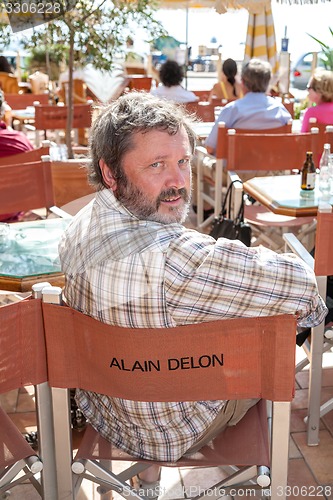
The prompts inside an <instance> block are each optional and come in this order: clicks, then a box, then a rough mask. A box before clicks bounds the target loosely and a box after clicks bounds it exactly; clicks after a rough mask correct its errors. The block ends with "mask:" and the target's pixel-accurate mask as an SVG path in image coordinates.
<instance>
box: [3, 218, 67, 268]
mask: <svg viewBox="0 0 333 500" xmlns="http://www.w3.org/2000/svg"><path fill="white" fill-rule="evenodd" d="M70 220H71V219H70V218H68V219H67V218H66V219H62V218H55V219H46V220H41V221H33V222H20V223H17V224H10V231H9V235H8V237H7V239H6V241H5V242H4V241H2V244H1V246H0V276H6V277H12V278H25V277H28V276H38V275H44V274H54V273H59V272H61V267H60V261H59V254H58V243H59V240H60V237H61V235H62V233H63V232H64V230H65V229H66V227H67V225H68V224H69V222H70Z"/></svg>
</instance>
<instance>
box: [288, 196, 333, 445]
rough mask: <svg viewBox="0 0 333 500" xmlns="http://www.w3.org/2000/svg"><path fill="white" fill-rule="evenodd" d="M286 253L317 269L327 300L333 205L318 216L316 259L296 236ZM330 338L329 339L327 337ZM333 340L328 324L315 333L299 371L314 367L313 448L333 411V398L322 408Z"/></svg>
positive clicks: (310, 437)
mask: <svg viewBox="0 0 333 500" xmlns="http://www.w3.org/2000/svg"><path fill="white" fill-rule="evenodd" d="M284 239H285V241H286V250H288V251H290V250H292V251H293V252H294V253H295V254H296V255H298V256H299V257H301V258H302V259H304V260H305V261H306V262H307V264H308V265H309V266H310V267H311V268H312V269H314V272H315V274H316V277H317V283H318V289H319V293H320V295H321V296H322V297H326V293H327V276H332V275H333V259H332V255H333V213H332V207H331V206H330V205H326V206H325V205H324V206H322V207H319V211H318V216H317V230H316V239H315V258H313V257H312V256H311V255H310V254H309V253H308V251H307V250H306V249H305V248H304V246H303V245H302V244H301V242H300V241H299V240H298V239H297V238H296V236H295V235H294V234H291V233H287V234H285V235H284ZM326 335H327V336H326ZM332 345H333V341H332V337H331V336H330V335H329V334H326V333H325V322H324V321H323V322H322V323H321V324H320V325H318V326H316V327H314V328H312V329H311V338H310V339H307V340H306V341H305V343H304V344H303V347H304V350H305V353H306V359H305V360H304V361H301V362H300V363H299V364H298V365H297V367H296V370H297V371H300V370H301V369H303V368H304V367H305V366H306V365H307V364H308V363H310V379H309V395H308V416H307V443H308V445H310V446H314V445H318V444H319V422H320V418H321V417H323V416H324V415H326V413H328V412H329V411H331V410H333V398H331V399H330V400H329V401H327V402H326V403H324V404H323V405H321V406H320V403H321V379H322V355H323V352H326V351H327V350H329V349H331V347H332Z"/></svg>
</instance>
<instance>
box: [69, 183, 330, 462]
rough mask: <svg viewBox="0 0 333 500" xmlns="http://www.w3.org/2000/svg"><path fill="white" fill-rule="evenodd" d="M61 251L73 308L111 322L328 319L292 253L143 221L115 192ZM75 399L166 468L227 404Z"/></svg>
mask: <svg viewBox="0 0 333 500" xmlns="http://www.w3.org/2000/svg"><path fill="white" fill-rule="evenodd" d="M59 251H60V258H61V262H62V268H63V271H64V272H65V274H66V287H65V297H66V300H67V302H68V303H69V305H70V306H71V307H74V308H75V309H78V310H79V311H81V312H83V313H85V314H88V315H90V316H92V317H94V318H96V319H98V320H100V321H103V322H105V323H109V324H114V325H118V326H122V327H131V328H146V327H149V328H162V327H174V326H177V325H183V324H187V323H198V322H203V321H211V320H217V319H221V318H233V317H237V316H244V317H252V316H263V315H275V314H284V313H293V314H298V316H299V325H301V326H311V325H315V324H318V323H319V322H321V321H322V320H323V318H324V317H325V314H326V307H325V305H324V303H323V301H322V299H321V298H320V296H319V295H318V290H317V287H316V282H315V278H314V275H313V273H312V271H311V270H310V269H309V268H308V267H307V266H306V265H304V264H303V263H302V262H301V261H300V260H298V259H297V258H296V257H294V256H293V255H289V254H288V255H286V254H285V255H281V254H280V255H279V254H276V253H274V252H272V251H270V250H267V249H264V248H247V247H246V246H244V245H243V244H242V243H240V242H238V241H230V240H226V239H222V238H221V239H219V240H218V241H217V242H216V241H215V240H214V239H213V238H211V237H210V236H207V235H204V234H201V233H198V232H197V231H194V230H189V229H186V228H184V227H183V226H182V225H180V224H169V225H165V224H159V223H157V222H151V221H142V220H138V219H137V218H136V217H134V216H133V215H132V214H130V213H129V212H128V211H127V210H126V209H125V208H124V207H123V206H122V205H121V204H120V203H119V202H118V201H117V200H116V199H115V198H114V196H113V193H112V192H111V191H109V190H103V191H100V192H98V193H97V195H96V199H95V201H94V202H92V203H91V204H89V205H88V206H87V207H86V208H84V209H83V210H82V211H81V212H80V213H79V214H78V215H77V217H75V219H74V220H73V222H72V223H71V224H70V226H69V227H68V228H67V230H66V232H65V234H64V236H63V238H62V241H61V243H60V246H59ZM77 401H78V404H79V406H80V408H81V409H82V411H83V413H84V414H85V416H86V417H87V418H88V419H89V421H90V423H91V424H92V425H93V426H94V427H95V429H96V430H97V431H98V432H99V433H100V434H101V435H102V436H104V437H105V438H106V439H108V440H110V441H112V442H113V443H114V444H115V445H116V446H118V447H120V448H122V449H123V450H125V451H127V452H129V453H131V454H134V455H135V456H139V457H142V458H146V459H158V460H167V461H176V460H177V459H179V458H180V457H181V456H182V455H183V454H184V453H185V452H186V450H187V449H189V448H190V447H191V446H192V445H193V444H194V443H195V442H196V441H197V440H198V438H199V437H200V436H201V435H202V434H203V433H204V432H205V431H206V430H207V428H208V427H209V426H210V424H211V423H212V421H213V420H214V418H215V417H216V416H217V414H218V413H219V411H220V410H221V408H222V407H223V404H224V402H223V401H199V402H183V403H179V402H173V403H170V402H169V403H145V402H137V401H129V400H124V399H119V398H110V397H106V396H103V395H100V394H96V393H91V392H86V391H83V390H78V391H77Z"/></svg>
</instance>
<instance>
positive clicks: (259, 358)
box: [43, 303, 296, 401]
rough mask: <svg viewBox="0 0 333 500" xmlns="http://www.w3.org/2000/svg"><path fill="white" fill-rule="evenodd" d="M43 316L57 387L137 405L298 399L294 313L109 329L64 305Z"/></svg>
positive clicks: (47, 310)
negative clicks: (81, 390)
mask: <svg viewBox="0 0 333 500" xmlns="http://www.w3.org/2000/svg"><path fill="white" fill-rule="evenodd" d="M43 311H44V312H43V314H44V325H45V333H46V343H47V356H48V368H49V380H50V384H51V385H52V386H54V387H62V388H68V387H81V388H83V389H86V390H91V391H95V392H99V393H101V394H106V395H110V396H114V397H122V398H125V399H131V400H136V401H140V400H141V401H200V400H205V399H206V400H209V399H237V398H238V399H242V398H249V397H263V398H265V399H270V400H274V401H291V399H292V398H293V393H294V369H295V365H294V351H295V332H296V320H295V317H293V316H291V315H284V316H276V317H262V318H247V319H246V320H244V318H242V319H232V320H221V321H215V322H207V323H200V324H194V325H185V326H179V327H176V328H161V329H145V328H142V329H133V328H120V327H115V326H110V325H106V324H104V323H101V322H99V321H97V320H95V319H93V318H91V317H89V316H86V315H84V314H81V313H80V312H78V311H75V310H73V309H71V308H69V307H65V306H64V307H59V306H55V305H53V304H47V303H44V304H43ZM91 345H93V346H94V349H93V350H92V349H91V348H89V347H88V346H91ZM276 345H279V346H282V348H280V347H279V349H276V348H275V346H276ZM147 346H149V349H148V350H147ZM239 346H242V353H243V355H241V353H240V351H239Z"/></svg>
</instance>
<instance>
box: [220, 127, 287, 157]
mask: <svg viewBox="0 0 333 500" xmlns="http://www.w3.org/2000/svg"><path fill="white" fill-rule="evenodd" d="M291 126H292V123H291V122H290V123H287V124H286V125H281V127H277V128H266V129H262V130H252V129H239V128H238V129H234V130H236V132H237V134H259V135H261V134H288V133H291ZM229 130H230V128H227V127H226V126H225V123H224V122H219V125H218V130H217V142H216V158H218V159H224V158H227V155H228V131H229Z"/></svg>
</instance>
